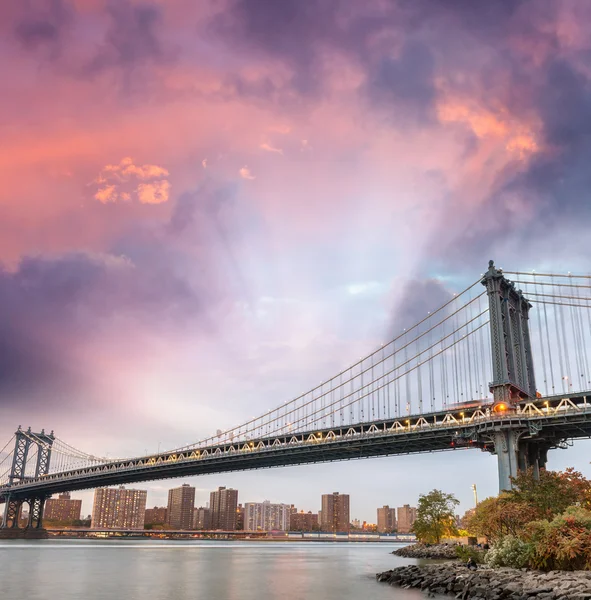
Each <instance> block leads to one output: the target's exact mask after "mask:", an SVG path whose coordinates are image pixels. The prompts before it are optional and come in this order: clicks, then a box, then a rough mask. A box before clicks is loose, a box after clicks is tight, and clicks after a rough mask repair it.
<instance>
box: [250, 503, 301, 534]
mask: <svg viewBox="0 0 591 600" xmlns="http://www.w3.org/2000/svg"><path fill="white" fill-rule="evenodd" d="M290 512H291V507H290V506H289V504H271V502H269V500H265V501H264V502H247V503H246V504H245V505H244V530H245V531H289V517H290Z"/></svg>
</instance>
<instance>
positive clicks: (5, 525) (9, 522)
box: [2, 498, 23, 529]
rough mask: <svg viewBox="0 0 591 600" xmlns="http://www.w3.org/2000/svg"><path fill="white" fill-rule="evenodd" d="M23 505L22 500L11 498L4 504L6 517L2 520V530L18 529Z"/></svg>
mask: <svg viewBox="0 0 591 600" xmlns="http://www.w3.org/2000/svg"><path fill="white" fill-rule="evenodd" d="M22 505H23V501H22V500H14V499H11V498H9V499H8V500H7V501H6V503H5V504H4V517H3V519H2V529H18V519H19V517H20V514H21V508H22Z"/></svg>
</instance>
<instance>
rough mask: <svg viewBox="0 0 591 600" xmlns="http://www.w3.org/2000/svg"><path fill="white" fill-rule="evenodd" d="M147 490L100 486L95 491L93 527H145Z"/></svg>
mask: <svg viewBox="0 0 591 600" xmlns="http://www.w3.org/2000/svg"><path fill="white" fill-rule="evenodd" d="M147 495H148V492H147V491H146V490H126V489H125V488H124V487H123V486H121V487H119V488H98V489H96V490H95V491H94V502H93V505H92V527H95V528H97V529H143V528H144V518H145V515H146V498H147Z"/></svg>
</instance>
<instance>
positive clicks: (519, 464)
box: [492, 429, 551, 491]
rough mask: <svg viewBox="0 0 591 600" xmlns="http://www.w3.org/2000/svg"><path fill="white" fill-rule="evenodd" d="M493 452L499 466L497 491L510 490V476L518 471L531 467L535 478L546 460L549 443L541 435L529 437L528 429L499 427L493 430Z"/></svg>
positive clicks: (513, 475) (515, 474)
mask: <svg viewBox="0 0 591 600" xmlns="http://www.w3.org/2000/svg"><path fill="white" fill-rule="evenodd" d="M492 437H493V442H494V452H495V454H496V455H497V460H498V466H499V491H503V490H510V489H511V488H512V487H513V486H512V483H511V478H512V477H517V474H518V473H519V471H526V470H527V469H529V468H532V469H533V472H534V477H535V478H536V479H538V478H539V476H540V469H543V468H545V466H546V463H547V461H548V449H549V448H550V447H551V443H550V442H549V441H548V440H545V439H544V438H541V437H537V436H535V437H531V435H530V432H529V431H528V430H523V429H500V430H498V431H495V432H494V435H493V436H492Z"/></svg>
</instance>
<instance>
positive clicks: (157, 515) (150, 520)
mask: <svg viewBox="0 0 591 600" xmlns="http://www.w3.org/2000/svg"><path fill="white" fill-rule="evenodd" d="M167 517H168V509H167V508H166V506H155V507H154V508H146V516H145V517H144V525H166V523H167V522H168V518H167Z"/></svg>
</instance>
